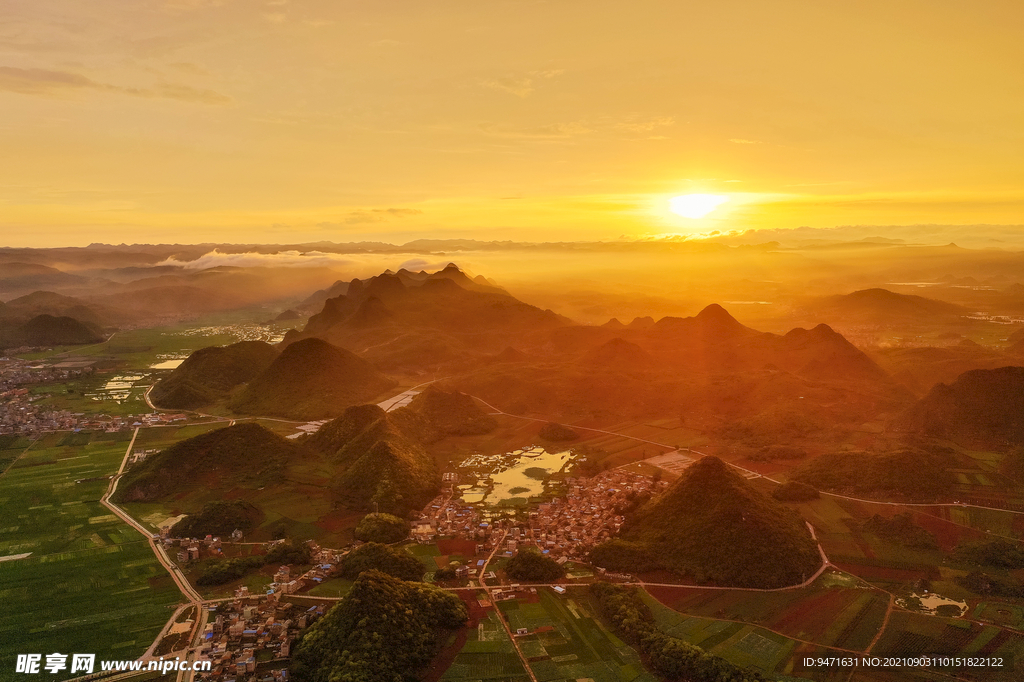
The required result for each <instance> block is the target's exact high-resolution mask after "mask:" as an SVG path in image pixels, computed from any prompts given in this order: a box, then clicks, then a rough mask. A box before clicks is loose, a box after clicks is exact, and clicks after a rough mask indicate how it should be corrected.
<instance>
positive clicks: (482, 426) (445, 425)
mask: <svg viewBox="0 0 1024 682" xmlns="http://www.w3.org/2000/svg"><path fill="white" fill-rule="evenodd" d="M391 417H392V419H393V420H394V421H395V423H396V424H397V425H398V426H399V428H400V429H402V431H403V432H405V433H406V434H407V435H408V436H410V437H411V438H414V439H416V440H418V441H419V442H421V443H433V442H434V441H437V440H440V439H441V438H444V437H445V436H481V435H484V434H487V433H490V432H491V431H493V430H494V429H495V428H496V427H497V425H498V422H497V421H496V420H495V419H494V417H492V416H491V415H489V414H487V413H486V412H484V411H483V410H481V409H480V407H479V406H478V405H477V404H476V401H474V400H473V398H471V397H470V396H468V395H466V394H465V393H460V392H459V391H443V390H441V389H439V388H438V387H437V386H435V385H433V384H431V385H430V386H427V387H426V388H425V389H424V390H423V392H422V393H420V394H419V395H417V396H416V397H415V398H413V399H412V401H411V402H410V403H409V404H408V405H406V406H405V407H401V408H399V409H397V410H395V411H394V413H393V414H392V415H391Z"/></svg>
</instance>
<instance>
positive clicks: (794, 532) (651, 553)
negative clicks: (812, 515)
mask: <svg viewBox="0 0 1024 682" xmlns="http://www.w3.org/2000/svg"><path fill="white" fill-rule="evenodd" d="M619 535H620V539H621V540H625V541H629V542H632V543H634V544H633V545H632V546H629V545H617V546H613V547H611V548H609V547H603V546H600V545H599V546H598V547H596V548H595V549H594V551H593V552H592V553H591V558H592V559H593V560H595V561H596V562H598V565H602V563H601V562H604V563H603V565H604V566H605V568H610V569H614V570H625V571H630V572H632V571H635V570H638V569H637V567H638V566H658V567H661V568H665V569H668V570H670V571H674V572H677V573H684V574H688V575H691V576H692V577H693V578H695V579H696V580H697V581H699V582H705V581H711V582H714V583H716V584H719V585H731V586H736V587H760V588H775V587H784V586H787V585H795V584H797V583H800V582H802V581H803V580H804V579H806V578H807V577H808V576H810V575H811V574H812V573H814V571H815V570H817V569H818V567H819V565H820V562H821V559H820V555H819V554H818V551H817V547H816V546H815V543H814V541H813V540H812V539H811V536H810V534H809V533H808V531H807V528H806V526H805V525H804V523H803V521H802V520H801V519H800V517H799V515H797V514H796V513H795V512H794V511H793V510H791V509H788V508H786V507H785V506H783V505H782V504H780V503H779V502H776V501H775V500H773V499H771V498H770V497H767V496H765V495H762V494H761V493H759V492H758V491H757V490H755V489H754V488H753V487H751V485H750V484H749V483H748V482H747V481H746V480H744V479H743V478H742V477H741V476H740V475H739V474H737V473H736V472H734V471H733V470H732V469H731V468H730V467H729V466H728V465H727V464H725V462H723V461H722V460H720V459H718V458H717V457H704V458H703V459H701V460H699V461H698V462H696V463H695V464H693V465H691V466H690V467H689V468H688V469H687V470H686V473H685V474H684V475H683V476H682V477H680V478H679V479H678V480H676V481H675V482H674V483H673V484H672V485H671V486H669V488H668V489H667V490H666V491H665V492H664V493H663V494H661V495H660V496H658V497H656V498H654V499H652V500H651V501H650V502H648V503H646V504H644V505H643V506H641V507H640V508H639V509H638V510H637V511H636V512H634V513H632V514H629V515H627V518H626V523H625V524H623V527H622V528H621V530H620V532H619ZM616 549H618V550H628V551H627V552H625V553H624V556H628V557H629V558H630V559H632V560H633V561H634V562H635V563H627V562H626V560H625V559H616V558H615V550H616Z"/></svg>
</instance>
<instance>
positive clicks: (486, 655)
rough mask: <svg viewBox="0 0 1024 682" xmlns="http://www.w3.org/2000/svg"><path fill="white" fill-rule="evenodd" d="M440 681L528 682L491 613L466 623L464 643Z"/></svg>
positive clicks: (504, 633)
mask: <svg viewBox="0 0 1024 682" xmlns="http://www.w3.org/2000/svg"><path fill="white" fill-rule="evenodd" d="M441 679H442V680H446V681H450V682H463V681H467V682H468V681H469V680H481V681H482V680H508V681H509V682H528V681H529V679H530V678H529V676H528V675H527V674H526V671H525V670H523V664H522V662H521V661H520V660H519V656H518V655H517V654H516V651H515V647H513V646H512V642H511V641H509V638H508V634H507V633H506V632H505V629H504V628H503V627H502V626H501V623H500V622H499V621H498V616H497V614H495V612H494V610H493V609H491V610H488V611H487V612H486V613H484V614H482V615H481V617H480V618H479V620H478V621H476V620H475V619H474V620H471V621H470V627H469V628H468V629H467V631H466V640H465V642H464V643H463V645H462V647H461V648H460V650H459V652H458V653H457V654H456V655H455V658H454V661H453V662H452V664H451V665H450V666H449V667H448V669H447V670H446V671H445V672H444V674H443V675H442V676H441Z"/></svg>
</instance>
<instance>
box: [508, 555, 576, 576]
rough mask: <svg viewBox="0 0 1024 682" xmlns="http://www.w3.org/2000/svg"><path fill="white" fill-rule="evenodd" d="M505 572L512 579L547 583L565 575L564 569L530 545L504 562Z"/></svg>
mask: <svg viewBox="0 0 1024 682" xmlns="http://www.w3.org/2000/svg"><path fill="white" fill-rule="evenodd" d="M505 574H506V575H507V576H508V577H510V578H512V579H514V580H524V581H527V582H535V583H547V582H551V581H553V580H558V579H559V578H561V577H562V576H564V575H565V569H564V568H562V567H561V566H560V565H559V564H558V562H557V561H555V560H554V559H552V558H551V557H547V556H544V555H543V554H541V553H540V552H538V551H537V550H535V549H533V548H532V547H526V548H523V549H521V550H519V551H518V552H517V553H516V555H515V556H514V557H512V558H511V559H509V562H508V563H507V564H505Z"/></svg>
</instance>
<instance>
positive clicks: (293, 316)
mask: <svg viewBox="0 0 1024 682" xmlns="http://www.w3.org/2000/svg"><path fill="white" fill-rule="evenodd" d="M300 317H302V316H301V315H299V314H298V313H297V312H295V311H294V310H292V309H291V308H289V309H288V310H285V311H284V312H283V313H281V314H280V315H278V316H277V317H275V318H274V322H287V321H289V320H297V319H299V318H300Z"/></svg>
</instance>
